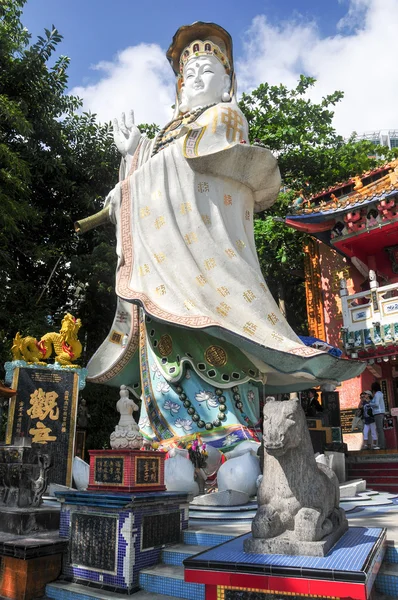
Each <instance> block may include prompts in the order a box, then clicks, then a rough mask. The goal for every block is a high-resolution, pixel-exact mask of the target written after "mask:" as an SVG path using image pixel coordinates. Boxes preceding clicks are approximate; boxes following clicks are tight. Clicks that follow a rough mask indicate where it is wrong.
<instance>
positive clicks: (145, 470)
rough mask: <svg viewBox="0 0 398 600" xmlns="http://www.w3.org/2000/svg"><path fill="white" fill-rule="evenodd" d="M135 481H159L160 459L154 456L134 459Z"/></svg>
mask: <svg viewBox="0 0 398 600" xmlns="http://www.w3.org/2000/svg"><path fill="white" fill-rule="evenodd" d="M135 469H136V471H135V473H136V475H135V482H136V483H137V484H140V485H155V484H157V483H160V460H159V458H158V457H155V458H147V457H145V458H139V457H137V458H136V459H135Z"/></svg>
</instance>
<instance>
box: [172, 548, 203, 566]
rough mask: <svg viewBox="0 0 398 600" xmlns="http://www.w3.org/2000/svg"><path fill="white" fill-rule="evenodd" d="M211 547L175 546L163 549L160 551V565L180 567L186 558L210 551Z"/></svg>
mask: <svg viewBox="0 0 398 600" xmlns="http://www.w3.org/2000/svg"><path fill="white" fill-rule="evenodd" d="M211 547H212V546H203V545H199V544H197V545H188V544H175V545H174V546H169V547H167V548H164V550H163V551H162V563H163V564H165V565H176V566H182V561H183V560H185V559H186V558H188V557H190V556H192V555H194V554H199V552H204V551H205V550H210V548H211Z"/></svg>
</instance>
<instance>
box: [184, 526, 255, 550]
mask: <svg viewBox="0 0 398 600" xmlns="http://www.w3.org/2000/svg"><path fill="white" fill-rule="evenodd" d="M248 529H250V527H248ZM237 535H239V533H233V534H232V533H231V534H228V533H211V532H208V531H201V530H200V529H198V530H196V529H195V528H191V527H190V528H189V529H186V530H185V531H184V534H183V541H184V544H187V545H199V544H200V545H204V546H217V545H218V544H222V543H223V542H229V540H232V538H234V537H236V536H237Z"/></svg>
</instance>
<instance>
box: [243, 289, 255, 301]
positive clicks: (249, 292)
mask: <svg viewBox="0 0 398 600" xmlns="http://www.w3.org/2000/svg"><path fill="white" fill-rule="evenodd" d="M243 297H244V299H245V300H246V302H249V303H251V302H253V300H255V299H256V296H255V295H254V294H253V292H252V290H246V291H245V292H243Z"/></svg>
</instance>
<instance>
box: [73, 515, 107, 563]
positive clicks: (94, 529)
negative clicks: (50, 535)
mask: <svg viewBox="0 0 398 600" xmlns="http://www.w3.org/2000/svg"><path fill="white" fill-rule="evenodd" d="M117 524H118V519H117V517H111V516H109V517H108V516H105V515H102V514H92V513H77V512H74V513H72V518H71V533H70V557H69V561H70V563H71V565H73V566H75V567H86V568H88V569H93V570H94V571H103V572H107V573H115V572H116V568H117V565H116V553H117Z"/></svg>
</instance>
